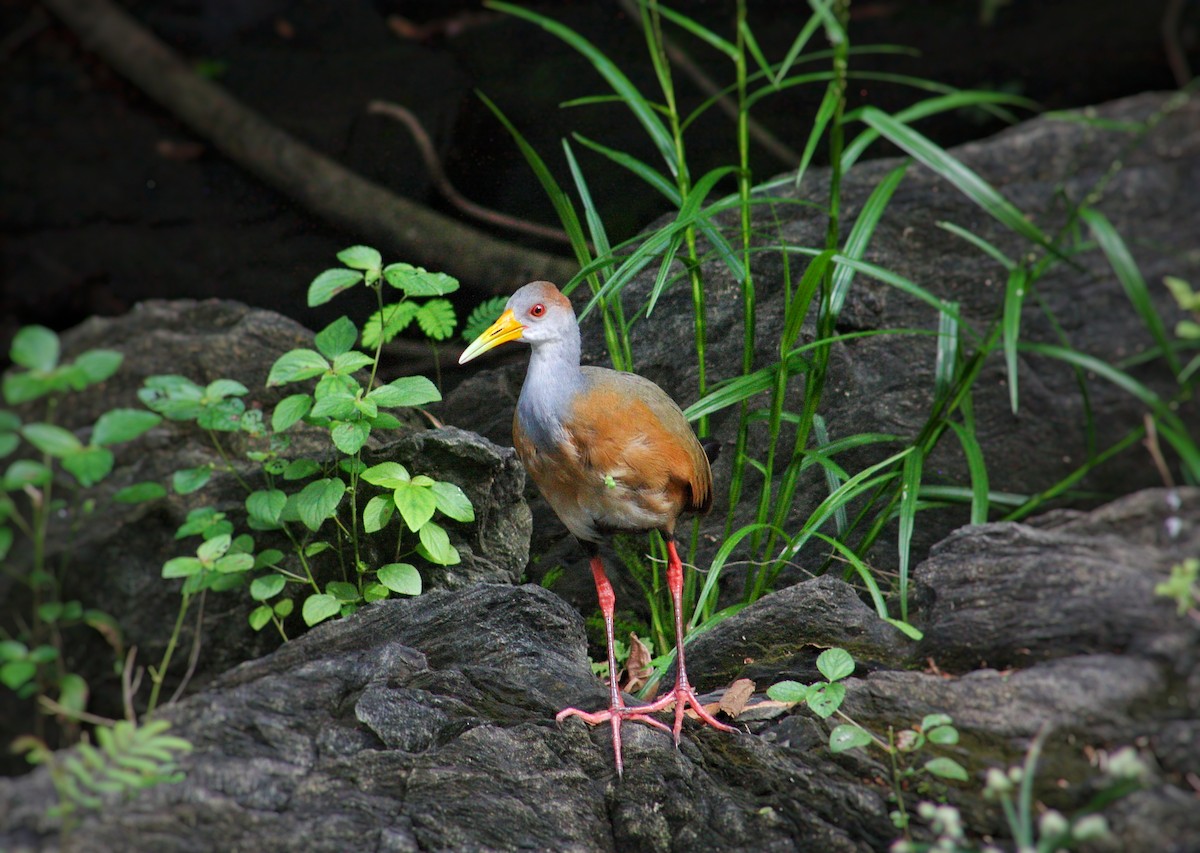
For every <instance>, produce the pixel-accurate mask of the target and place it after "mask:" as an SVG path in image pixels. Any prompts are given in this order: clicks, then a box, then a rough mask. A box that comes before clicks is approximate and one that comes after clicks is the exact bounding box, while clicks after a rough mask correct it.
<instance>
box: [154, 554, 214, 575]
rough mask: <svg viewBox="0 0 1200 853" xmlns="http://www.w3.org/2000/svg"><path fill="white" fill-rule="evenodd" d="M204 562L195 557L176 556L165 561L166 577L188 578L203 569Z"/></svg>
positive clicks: (163, 572) (163, 569)
mask: <svg viewBox="0 0 1200 853" xmlns="http://www.w3.org/2000/svg"><path fill="white" fill-rule="evenodd" d="M203 569H204V564H203V563H201V562H200V561H199V560H198V559H196V558H195V557H174V558H172V559H170V560H167V561H166V562H165V563H163V567H162V576H163V577H164V578H186V577H191V576H192V575H194V574H196V573H197V572H200V571H203Z"/></svg>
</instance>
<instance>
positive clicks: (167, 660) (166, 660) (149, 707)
mask: <svg viewBox="0 0 1200 853" xmlns="http://www.w3.org/2000/svg"><path fill="white" fill-rule="evenodd" d="M191 603H192V597H191V595H189V594H188V593H186V592H185V593H183V594H182V596H181V600H180V602H179V613H178V615H177V616H176V617H175V627H174V628H173V629H172V631H171V637H170V639H169V640H167V648H166V649H165V650H164V651H163V656H162V660H161V661H160V662H159V665H158V669H157V670H156V669H154V668H153V667H152V668H151V669H150V682H151V687H150V699H149V701H148V702H147V703H146V713H145V716H144V717H143V722H149V721H150V720H151V719H152V718H153V717H154V709H155V708H157V707H158V694H159V693H160V692H161V691H162V686H163V682H164V681H166V679H167V667H169V666H170V665H171V658H172V656H173V655H174V654H175V646H176V645H177V644H178V642H179V634H180V632H181V631H182V630H183V620H184V618H185V617H186V616H187V612H188V607H190V606H191Z"/></svg>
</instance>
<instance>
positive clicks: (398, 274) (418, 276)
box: [383, 264, 458, 296]
mask: <svg viewBox="0 0 1200 853" xmlns="http://www.w3.org/2000/svg"><path fill="white" fill-rule="evenodd" d="M383 277H384V278H385V279H387V283H388V284H390V285H391V286H392V287H394V288H396V289H397V290H403V291H404V292H405V294H406V295H408V296H446V295H447V294H450V293H453V292H454V291H456V290H458V280H457V279H455V278H453V277H451V276H448V275H446V274H445V273H443V272H428V271H426V270H425V269H424V268H422V267H414V266H413V265H412V264H388V265H387V266H386V267H384V268H383Z"/></svg>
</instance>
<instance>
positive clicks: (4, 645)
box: [0, 640, 29, 660]
mask: <svg viewBox="0 0 1200 853" xmlns="http://www.w3.org/2000/svg"><path fill="white" fill-rule="evenodd" d="M28 656H29V647H28V646H26V645H25V644H24V643H22V642H19V641H18V640H0V660H24V659H25V658H26V657H28Z"/></svg>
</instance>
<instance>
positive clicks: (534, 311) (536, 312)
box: [529, 302, 546, 317]
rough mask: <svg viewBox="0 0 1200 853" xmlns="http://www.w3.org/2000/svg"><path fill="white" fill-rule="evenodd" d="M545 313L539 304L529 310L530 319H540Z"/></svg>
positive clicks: (542, 306)
mask: <svg viewBox="0 0 1200 853" xmlns="http://www.w3.org/2000/svg"><path fill="white" fill-rule="evenodd" d="M545 313H546V306H545V305H543V304H542V303H540V302H539V303H538V304H537V305H534V306H533V307H532V308H530V309H529V315H530V316H531V317H540V316H542V315H543V314H545Z"/></svg>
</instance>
